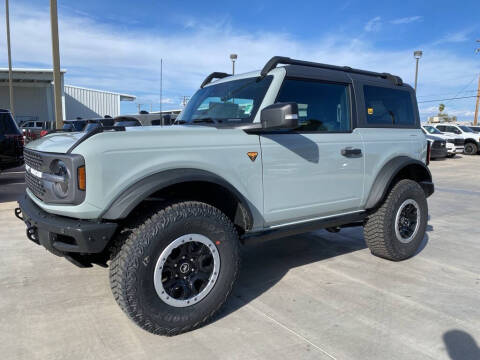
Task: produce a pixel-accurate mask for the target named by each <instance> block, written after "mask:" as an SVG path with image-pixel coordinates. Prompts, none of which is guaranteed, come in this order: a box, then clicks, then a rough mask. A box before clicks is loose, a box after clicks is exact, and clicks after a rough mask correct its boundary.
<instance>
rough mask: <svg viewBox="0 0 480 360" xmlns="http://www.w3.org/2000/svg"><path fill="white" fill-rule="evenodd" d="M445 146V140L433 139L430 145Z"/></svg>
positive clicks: (434, 146) (435, 147) (434, 147)
mask: <svg viewBox="0 0 480 360" xmlns="http://www.w3.org/2000/svg"><path fill="white" fill-rule="evenodd" d="M444 147H445V141H443V140H435V141H434V142H433V145H432V149H441V148H444Z"/></svg>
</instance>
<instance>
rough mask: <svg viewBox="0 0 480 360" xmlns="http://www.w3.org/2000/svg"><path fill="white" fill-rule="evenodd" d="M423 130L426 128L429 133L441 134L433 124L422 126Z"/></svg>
mask: <svg viewBox="0 0 480 360" xmlns="http://www.w3.org/2000/svg"><path fill="white" fill-rule="evenodd" d="M423 128H424V129H425V130H427V131H428V132H429V133H430V134H440V135H442V132H441V131H440V130H438V129H436V128H434V127H433V126H424V127H423Z"/></svg>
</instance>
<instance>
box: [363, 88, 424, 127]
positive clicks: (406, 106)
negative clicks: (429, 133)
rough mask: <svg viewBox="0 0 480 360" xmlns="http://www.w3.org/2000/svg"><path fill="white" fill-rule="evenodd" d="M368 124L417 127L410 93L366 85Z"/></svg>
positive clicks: (364, 90) (364, 89)
mask: <svg viewBox="0 0 480 360" xmlns="http://www.w3.org/2000/svg"><path fill="white" fill-rule="evenodd" d="M363 92H364V97H365V106H366V109H365V112H366V119H367V124H368V125H370V126H372V125H373V126H375V125H378V126H380V127H386V126H387V127H388V126H391V127H395V126H404V127H414V126H415V125H416V121H415V115H414V112H413V103H412V98H411V96H410V93H409V92H408V91H405V90H397V89H391V88H383V87H380V86H371V85H365V86H364V87H363Z"/></svg>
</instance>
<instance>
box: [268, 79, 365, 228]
mask: <svg viewBox="0 0 480 360" xmlns="http://www.w3.org/2000/svg"><path fill="white" fill-rule="evenodd" d="M343 80H344V82H331V81H329V82H325V81H312V80H302V79H288V78H287V79H285V81H284V83H283V85H282V87H281V89H280V91H279V94H278V97H277V102H296V103H297V104H298V107H299V125H300V126H299V128H298V129H297V130H295V131H281V130H279V131H273V132H271V133H269V134H263V135H261V136H260V143H261V147H262V161H263V192H264V218H265V225H266V226H267V227H270V226H275V225H278V224H286V223H291V222H297V221H302V220H303V221H306V220H309V219H315V218H319V217H325V216H331V215H338V214H342V213H346V212H352V211H356V210H358V209H359V206H360V203H361V200H362V197H363V181H364V167H365V166H364V158H363V153H364V145H363V141H362V138H361V135H360V134H359V133H357V132H356V131H355V130H353V131H352V109H353V106H352V105H353V104H352V102H353V101H352V91H351V85H350V84H349V83H348V82H346V81H345V80H346V79H343Z"/></svg>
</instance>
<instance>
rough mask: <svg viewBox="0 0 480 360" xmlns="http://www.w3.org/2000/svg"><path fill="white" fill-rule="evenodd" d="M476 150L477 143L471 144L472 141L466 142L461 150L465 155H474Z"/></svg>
mask: <svg viewBox="0 0 480 360" xmlns="http://www.w3.org/2000/svg"><path fill="white" fill-rule="evenodd" d="M468 148H471V150H470V151H467V149H468ZM477 151H478V148H477V145H475V144H472V143H468V144H466V145H465V148H464V151H463V152H464V153H465V154H466V155H475V154H476V153H477Z"/></svg>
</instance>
